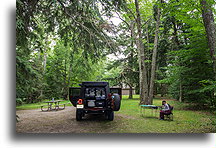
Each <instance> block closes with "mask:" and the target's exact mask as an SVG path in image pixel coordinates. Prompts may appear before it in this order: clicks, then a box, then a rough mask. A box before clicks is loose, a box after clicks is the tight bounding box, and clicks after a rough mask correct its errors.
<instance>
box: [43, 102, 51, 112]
mask: <svg viewBox="0 0 216 148" xmlns="http://www.w3.org/2000/svg"><path fill="white" fill-rule="evenodd" d="M44 106H47V110H43V107H44ZM41 110H42V111H49V110H52V104H49V105H41Z"/></svg>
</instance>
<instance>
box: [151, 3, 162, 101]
mask: <svg viewBox="0 0 216 148" xmlns="http://www.w3.org/2000/svg"><path fill="white" fill-rule="evenodd" d="M156 19H157V20H156V30H155V38H154V49H153V55H152V64H151V79H150V86H149V104H152V103H153V95H154V83H155V72H156V58H157V48H158V34H159V25H160V8H159V6H158V8H157V17H156Z"/></svg>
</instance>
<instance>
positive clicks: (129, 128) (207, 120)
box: [16, 95, 216, 133]
mask: <svg viewBox="0 0 216 148" xmlns="http://www.w3.org/2000/svg"><path fill="white" fill-rule="evenodd" d="M133 97H134V99H127V98H128V96H123V97H122V102H121V109H120V111H118V112H115V115H117V116H118V117H119V118H120V119H119V118H118V120H117V119H114V121H112V122H109V121H106V120H105V121H101V122H100V123H99V124H100V127H104V128H106V127H112V129H111V130H110V131H109V132H113V133H215V132H216V128H215V127H216V118H215V114H213V113H210V112H209V111H206V110H192V109H190V110H189V109H188V106H190V104H187V103H181V102H178V101H176V100H172V99H164V100H167V102H168V103H169V104H170V105H172V106H174V110H173V113H174V120H173V121H169V120H165V121H161V120H158V116H159V112H158V113H157V114H156V116H155V115H154V114H153V115H152V112H151V110H150V109H146V110H145V116H143V115H142V113H141V112H140V107H139V105H138V104H139V95H134V96H133ZM46 101H48V100H46ZM161 101H162V98H155V99H154V101H153V104H154V105H158V106H159V105H161ZM62 103H69V101H67V100H65V101H64V102H62ZM62 103H61V104H62ZM43 104H46V103H42V102H40V103H33V104H24V105H21V106H17V107H16V109H18V110H20V109H38V108H40V106H41V105H43ZM68 105H70V104H67V106H68ZM99 129H100V128H99ZM92 130H94V129H92ZM92 132H97V131H92Z"/></svg>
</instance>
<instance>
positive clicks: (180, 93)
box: [179, 81, 182, 102]
mask: <svg viewBox="0 0 216 148" xmlns="http://www.w3.org/2000/svg"><path fill="white" fill-rule="evenodd" d="M179 102H182V83H181V81H180V84H179Z"/></svg>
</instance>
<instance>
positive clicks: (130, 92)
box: [128, 85, 133, 99]
mask: <svg viewBox="0 0 216 148" xmlns="http://www.w3.org/2000/svg"><path fill="white" fill-rule="evenodd" d="M129 88H130V89H129V98H128V99H133V87H132V86H131V85H129Z"/></svg>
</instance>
